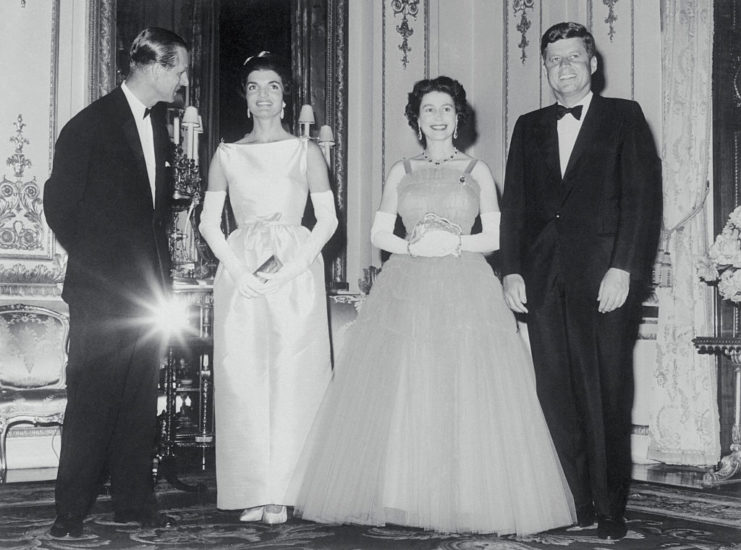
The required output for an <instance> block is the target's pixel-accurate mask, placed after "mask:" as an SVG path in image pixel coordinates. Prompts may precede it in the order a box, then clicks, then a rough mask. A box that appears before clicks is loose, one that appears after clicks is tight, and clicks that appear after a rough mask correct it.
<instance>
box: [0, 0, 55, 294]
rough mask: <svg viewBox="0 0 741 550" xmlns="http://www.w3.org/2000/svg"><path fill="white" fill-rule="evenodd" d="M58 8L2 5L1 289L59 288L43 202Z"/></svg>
mask: <svg viewBox="0 0 741 550" xmlns="http://www.w3.org/2000/svg"><path fill="white" fill-rule="evenodd" d="M59 9H60V2H59V0H51V1H49V0H27V1H26V2H24V3H20V2H3V3H2V5H1V6H0V35H2V36H3V37H4V40H3V48H2V53H1V54H0V57H1V58H2V62H3V78H4V80H5V82H4V84H3V87H4V91H3V101H2V102H0V161H1V160H4V161H5V162H2V165H3V166H5V169H0V295H36V294H42V295H53V294H57V293H58V292H59V288H58V283H59V282H61V280H62V277H63V268H64V266H63V262H64V260H63V258H61V257H59V252H60V251H58V250H56V245H55V241H54V237H53V234H52V232H51V230H50V229H49V227H48V226H47V224H46V221H45V219H44V216H43V204H42V194H43V184H44V182H45V181H46V179H47V178H48V175H49V173H50V171H51V163H52V154H53V150H54V140H55V138H56V131H57V124H56V94H57V67H58V58H57V56H58V48H59ZM6 90H7V92H6Z"/></svg>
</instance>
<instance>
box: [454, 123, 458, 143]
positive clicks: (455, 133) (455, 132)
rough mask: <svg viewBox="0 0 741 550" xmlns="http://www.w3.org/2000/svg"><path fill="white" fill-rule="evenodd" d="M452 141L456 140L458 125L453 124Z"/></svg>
mask: <svg viewBox="0 0 741 550" xmlns="http://www.w3.org/2000/svg"><path fill="white" fill-rule="evenodd" d="M453 139H458V123H457V122H456V123H455V128H453Z"/></svg>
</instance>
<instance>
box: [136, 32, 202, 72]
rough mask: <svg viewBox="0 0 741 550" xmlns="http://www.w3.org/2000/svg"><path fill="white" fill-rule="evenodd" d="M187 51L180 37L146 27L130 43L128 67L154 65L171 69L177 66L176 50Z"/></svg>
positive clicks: (186, 46) (172, 33)
mask: <svg viewBox="0 0 741 550" xmlns="http://www.w3.org/2000/svg"><path fill="white" fill-rule="evenodd" d="M178 47H181V48H184V49H186V50H187V49H188V45H187V44H186V42H185V40H183V38H182V37H180V36H179V35H177V34H175V33H174V32H172V31H169V30H167V29H162V28H160V27H147V28H146V29H144V30H143V31H141V32H140V33H139V34H138V35H137V36H136V38H134V41H133V42H132V43H131V49H130V50H129V67H130V68H131V69H136V68H141V67H145V66H147V65H152V64H154V63H156V64H158V65H162V66H163V67H167V68H171V67H174V66H175V65H176V64H177V48H178Z"/></svg>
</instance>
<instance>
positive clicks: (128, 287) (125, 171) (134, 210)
mask: <svg viewBox="0 0 741 550" xmlns="http://www.w3.org/2000/svg"><path fill="white" fill-rule="evenodd" d="M165 113H166V106H165V105H164V104H162V103H159V104H157V105H156V106H155V107H154V108H153V109H152V112H151V114H150V116H151V117H152V127H153V128H152V129H153V137H154V145H155V161H156V192H155V201H154V204H153V200H152V191H151V187H150V184H149V178H148V176H147V166H146V161H145V160H144V153H143V150H142V146H141V142H140V139H139V134H138V132H137V128H136V122H135V121H134V115H133V113H132V112H131V109H130V107H129V104H128V101H127V100H126V96H125V95H124V93H123V91H122V90H121V88H116V89H115V90H114V91H112V92H111V93H109V94H108V95H106V96H104V97H102V98H100V99H98V100H97V101H95V102H94V103H92V104H90V105H89V106H88V107H86V108H85V109H83V110H82V111H81V112H80V113H78V114H77V115H76V116H75V117H74V118H72V120H70V121H69V122H68V123H67V124H66V125H65V127H64V128H63V129H62V131H61V133H60V135H59V139H58V140H57V143H56V148H55V153H54V164H53V168H52V173H51V177H50V178H49V180H48V181H47V182H46V185H45V187H44V210H45V214H46V219H47V222H48V223H49V227H51V229H52V230H53V231H54V233H55V234H56V237H57V239H58V240H59V242H60V244H61V245H62V246H63V247H64V248H65V250H66V251H67V253H68V263H67V273H66V277H65V281H64V290H63V293H62V296H63V298H64V300H65V301H66V302H68V303H69V304H70V305H72V304H73V303H77V304H84V303H88V304H90V305H94V306H95V307H97V308H101V307H102V308H110V310H111V312H112V313H113V314H124V315H125V314H127V312H128V311H130V308H131V307H134V308H136V307H137V306H138V304H141V303H146V304H152V303H153V301H152V300H155V299H157V297H158V296H161V295H163V293H165V294H166V292H167V290H168V288H169V261H170V260H169V252H168V242H167V221H168V212H169V204H168V202H169V196H170V193H169V191H168V187H169V185H168V176H167V167H166V166H167V165H166V161H167V159H168V156H169V147H170V145H169V138H168V135H167V128H166V125H165Z"/></svg>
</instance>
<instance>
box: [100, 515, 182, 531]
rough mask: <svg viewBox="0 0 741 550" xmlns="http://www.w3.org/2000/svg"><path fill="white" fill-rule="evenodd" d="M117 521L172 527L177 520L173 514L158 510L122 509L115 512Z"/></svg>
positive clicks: (149, 526) (146, 525)
mask: <svg viewBox="0 0 741 550" xmlns="http://www.w3.org/2000/svg"><path fill="white" fill-rule="evenodd" d="M113 521H115V522H116V523H138V524H139V525H140V526H142V527H147V528H151V527H172V526H173V525H175V524H176V523H177V522H176V521H175V518H173V517H172V516H168V515H165V514H160V513H158V512H133V511H121V512H116V513H115V514H113Z"/></svg>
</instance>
